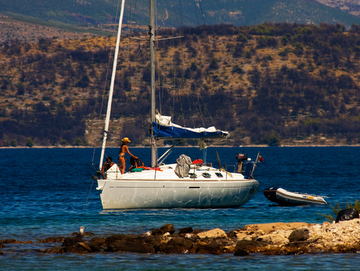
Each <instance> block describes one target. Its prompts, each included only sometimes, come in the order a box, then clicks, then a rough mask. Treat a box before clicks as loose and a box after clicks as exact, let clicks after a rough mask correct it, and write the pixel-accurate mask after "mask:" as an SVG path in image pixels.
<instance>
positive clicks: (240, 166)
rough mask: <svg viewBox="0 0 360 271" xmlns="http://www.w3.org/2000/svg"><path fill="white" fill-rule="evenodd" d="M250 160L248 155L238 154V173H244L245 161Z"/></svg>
mask: <svg viewBox="0 0 360 271" xmlns="http://www.w3.org/2000/svg"><path fill="white" fill-rule="evenodd" d="M247 158H248V155H247V154H246V153H241V152H240V153H238V154H236V160H237V161H238V172H239V173H242V172H243V165H244V161H246V160H247Z"/></svg>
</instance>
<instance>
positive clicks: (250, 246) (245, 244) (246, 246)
mask: <svg viewBox="0 0 360 271" xmlns="http://www.w3.org/2000/svg"><path fill="white" fill-rule="evenodd" d="M266 245H268V244H267V243H266V242H264V241H261V240H259V241H258V240H251V241H247V240H240V241H238V242H237V243H236V247H235V253H237V251H238V250H243V251H246V252H248V253H249V252H260V251H262V248H263V247H264V246H266Z"/></svg>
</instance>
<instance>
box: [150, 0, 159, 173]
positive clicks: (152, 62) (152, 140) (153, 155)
mask: <svg viewBox="0 0 360 271" xmlns="http://www.w3.org/2000/svg"><path fill="white" fill-rule="evenodd" d="M154 11H155V4H154V0H150V24H149V36H150V37H149V43H150V73H151V84H150V89H151V114H150V115H151V123H154V122H155V49H154V42H155V29H154V25H155V19H154V17H155V16H154ZM150 145H151V167H156V166H157V163H156V157H157V149H156V143H155V137H154V130H153V129H150Z"/></svg>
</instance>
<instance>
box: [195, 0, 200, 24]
mask: <svg viewBox="0 0 360 271" xmlns="http://www.w3.org/2000/svg"><path fill="white" fill-rule="evenodd" d="M194 7H195V16H196V23H197V25H199V17H198V13H197V8H196V7H197V6H196V0H194Z"/></svg>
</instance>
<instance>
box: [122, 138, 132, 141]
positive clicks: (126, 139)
mask: <svg viewBox="0 0 360 271" xmlns="http://www.w3.org/2000/svg"><path fill="white" fill-rule="evenodd" d="M121 141H122V142H131V141H130V139H129V138H128V137H124V138H123V139H122V140H121Z"/></svg>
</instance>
